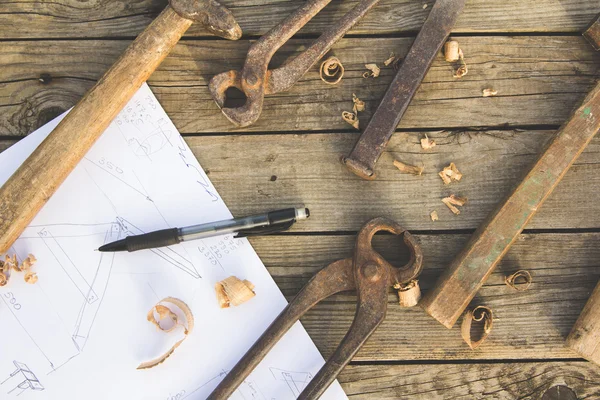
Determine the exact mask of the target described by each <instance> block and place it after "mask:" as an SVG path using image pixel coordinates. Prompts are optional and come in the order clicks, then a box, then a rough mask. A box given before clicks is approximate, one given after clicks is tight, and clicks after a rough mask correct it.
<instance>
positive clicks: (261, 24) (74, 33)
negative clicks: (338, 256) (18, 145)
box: [0, 0, 598, 38]
mask: <svg viewBox="0 0 600 400" xmlns="http://www.w3.org/2000/svg"><path fill="white" fill-rule="evenodd" d="M221 3H223V4H225V5H227V6H228V7H229V8H230V9H231V10H232V12H233V14H234V15H235V16H236V19H237V20H238V22H239V24H240V26H241V27H242V29H243V30H244V33H245V34H246V35H262V34H263V33H265V32H266V31H267V30H268V29H270V28H271V27H272V26H275V25H276V24H278V23H279V22H280V21H281V19H282V18H283V17H284V16H286V15H287V14H289V13H291V12H292V11H293V10H295V9H296V8H298V7H299V4H300V3H301V2H300V1H298V0H245V1H234V0H221ZM433 3H434V1H433V0H382V1H381V3H380V4H379V5H378V6H377V7H375V9H373V10H372V11H371V13H370V14H369V15H367V16H366V17H365V18H364V19H363V21H361V23H360V24H359V25H358V26H357V27H356V28H355V29H354V30H353V31H352V33H354V34H380V33H398V32H411V31H416V30H418V29H420V27H421V25H422V24H423V21H424V20H425V18H426V17H427V15H428V12H429V10H430V9H431V5H433ZM166 4H167V2H166V0H136V1H131V0H96V1H87V2H82V1H77V0H58V1H52V2H49V1H44V0H25V1H18V2H17V1H9V2H3V3H1V4H0V37H6V38H50V37H52V38H60V37H75V38H83V37H86V38H88V37H94V38H99V37H123V36H135V35H137V34H138V33H139V32H141V31H142V29H143V28H144V27H145V26H146V25H148V24H149V23H150V21H151V20H152V19H153V18H154V17H156V15H157V14H158V13H159V12H160V11H161V10H162V9H163V8H164V6H165V5H166ZM355 4H356V1H339V0H338V1H334V2H333V4H331V5H329V6H328V7H326V8H325V9H324V10H323V11H322V12H321V13H320V14H319V15H318V16H317V17H315V18H314V19H313V21H311V22H310V23H309V24H308V25H307V26H306V27H305V29H303V30H302V31H301V32H302V33H305V34H316V33H320V32H322V31H323V29H325V28H326V27H328V26H329V25H330V24H331V23H333V22H334V21H336V20H338V19H339V18H340V17H341V16H342V15H343V14H345V13H346V12H347V11H348V10H350V9H351V8H352V7H353V6H354V5H355ZM424 4H427V5H428V6H429V7H427V8H426V9H424V8H423V5H424ZM597 12H598V3H597V2H596V0H561V1H558V2H557V1H556V0H537V1H535V2H533V1H531V2H522V1H518V0H504V1H502V0H469V1H468V2H467V5H466V7H465V10H464V12H463V15H462V16H461V18H460V19H459V21H458V23H457V26H456V29H455V31H457V32H474V31H475V32H579V31H582V30H583V28H584V27H585V26H586V25H587V23H588V22H589V21H591V19H592V18H593V16H594V15H595V14H597ZM188 35H190V36H206V35H207V32H206V31H204V30H203V29H202V28H201V27H199V26H196V27H192V29H191V30H190V32H189V33H188Z"/></svg>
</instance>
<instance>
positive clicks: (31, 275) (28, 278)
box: [0, 271, 38, 286]
mask: <svg viewBox="0 0 600 400" xmlns="http://www.w3.org/2000/svg"><path fill="white" fill-rule="evenodd" d="M37 281H38V276H37V274H36V273H35V272H31V271H29V272H27V273H26V274H25V282H27V283H29V284H32V285H33V284H34V283H36V282H37ZM0 286H1V285H0Z"/></svg>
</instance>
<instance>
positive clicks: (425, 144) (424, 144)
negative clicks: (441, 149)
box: [421, 135, 436, 150]
mask: <svg viewBox="0 0 600 400" xmlns="http://www.w3.org/2000/svg"><path fill="white" fill-rule="evenodd" d="M435 146H436V144H435V142H434V141H433V140H432V139H429V137H428V136H427V135H425V137H424V138H422V139H421V148H422V149H423V150H429V149H433V148H434V147H435Z"/></svg>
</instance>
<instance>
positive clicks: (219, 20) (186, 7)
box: [169, 0, 242, 40]
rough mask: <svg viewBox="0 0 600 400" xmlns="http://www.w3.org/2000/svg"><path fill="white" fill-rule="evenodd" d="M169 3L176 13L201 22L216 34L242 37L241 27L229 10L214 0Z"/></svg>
mask: <svg viewBox="0 0 600 400" xmlns="http://www.w3.org/2000/svg"><path fill="white" fill-rule="evenodd" d="M169 4H170V5H171V7H173V10H175V12H176V13H177V14H179V15H181V16H182V17H184V18H187V19H190V20H192V21H195V22H199V23H201V24H202V25H204V28H205V29H206V30H208V31H209V32H211V33H213V34H215V35H217V36H220V37H222V38H225V39H230V40H238V39H239V38H241V37H242V29H241V28H240V26H239V25H238V23H237V22H236V20H235V18H234V17H233V14H232V13H231V11H229V9H227V8H226V7H224V6H222V5H221V4H220V3H219V2H217V1H216V0H169Z"/></svg>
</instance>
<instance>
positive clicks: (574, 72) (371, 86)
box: [0, 36, 600, 136]
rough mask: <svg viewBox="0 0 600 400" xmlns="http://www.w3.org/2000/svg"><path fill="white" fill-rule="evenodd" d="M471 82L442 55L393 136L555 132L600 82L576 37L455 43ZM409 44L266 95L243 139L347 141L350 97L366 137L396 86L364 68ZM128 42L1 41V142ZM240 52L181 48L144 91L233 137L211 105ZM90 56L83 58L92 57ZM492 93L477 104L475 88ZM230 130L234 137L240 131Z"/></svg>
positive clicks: (185, 127) (190, 123)
mask: <svg viewBox="0 0 600 400" xmlns="http://www.w3.org/2000/svg"><path fill="white" fill-rule="evenodd" d="M458 39H459V41H460V45H461V48H462V49H463V50H464V53H465V57H466V61H467V63H468V65H469V74H468V75H467V76H465V77H464V78H462V79H456V78H453V77H452V75H453V66H452V65H450V64H449V63H447V62H446V61H444V60H443V57H441V55H440V56H439V57H438V58H437V59H436V61H435V62H434V64H433V66H432V68H431V70H430V71H429V73H428V74H427V76H426V77H425V80H424V82H423V84H422V85H421V88H420V90H419V91H418V92H417V95H416V97H415V99H414V100H413V102H412V103H411V105H410V107H409V109H408V111H407V113H406V115H405V116H404V118H403V120H402V122H401V124H400V127H401V128H438V127H464V126H495V125H504V124H511V125H540V124H543V125H548V124H551V125H560V124H562V123H563V122H564V120H565V119H566V118H567V116H568V115H569V113H570V111H571V109H572V108H573V107H575V106H576V105H577V104H578V103H579V102H580V101H581V100H582V99H583V97H584V96H585V94H586V93H587V92H588V91H589V90H590V89H591V87H592V86H593V84H594V80H595V79H596V78H598V77H599V76H600V54H596V53H595V52H594V51H593V50H592V49H591V47H590V46H589V44H588V43H587V42H586V41H585V40H584V39H583V38H580V37H572V36H558V37H557V36H547V37H530V36H521V37H495V36H491V37H490V36H480V37H461V38H458ZM307 43H308V41H307V40H297V41H292V42H291V43H289V44H288V45H286V46H284V48H283V49H282V51H280V53H279V54H278V55H277V56H276V57H275V61H274V62H275V64H281V63H282V62H284V60H285V59H286V58H287V57H291V56H293V55H295V54H297V51H298V50H300V49H301V48H302V46H303V45H305V44H307ZM411 43H412V39H409V38H378V39H365V38H350V39H344V40H341V41H340V42H338V44H337V45H336V46H335V47H334V50H333V52H334V53H335V54H336V56H338V57H339V58H340V59H341V60H342V62H343V63H344V65H345V67H346V76H345V78H344V79H343V80H342V82H341V84H339V85H337V86H330V85H327V84H325V83H323V82H321V81H320V79H319V77H318V72H317V70H316V67H315V68H313V69H312V70H311V71H310V72H309V73H307V74H306V75H305V76H304V78H303V79H302V80H301V81H300V82H299V83H298V84H296V85H295V86H294V87H293V88H292V89H291V90H290V91H289V92H284V93H280V94H277V95H273V96H267V98H266V101H265V105H264V110H263V113H262V116H261V118H260V119H259V120H258V122H257V123H256V124H254V125H252V126H250V127H249V128H245V129H244V131H256V132H269V131H271V132H272V131H286V132H287V131H315V130H317V131H318V130H322V131H325V130H332V129H336V130H351V129H352V128H350V126H349V125H348V124H346V123H345V122H344V121H343V120H342V118H341V113H342V111H344V110H349V109H351V108H352V93H356V95H357V96H358V97H359V98H361V99H362V100H364V101H365V102H366V103H367V110H366V111H365V112H364V113H361V114H360V120H361V126H363V127H364V126H366V123H367V121H368V119H369V118H370V116H371V113H372V112H373V111H374V110H375V108H376V107H377V105H378V104H379V101H380V99H381V97H382V96H383V93H384V91H385V90H386V88H387V86H388V84H389V82H390V81H391V79H392V76H393V75H394V71H393V70H392V68H384V69H383V71H382V76H381V77H379V78H377V79H364V78H362V73H363V72H364V70H365V68H364V64H365V63H369V62H377V63H380V64H381V63H382V62H383V61H384V60H385V59H387V58H388V56H389V54H390V53H391V52H395V53H396V54H398V55H400V56H403V55H405V54H406V52H407V50H408V48H409V47H410V44H411ZM127 44H128V41H31V42H28V41H26V42H23V41H17V42H3V44H2V46H0V71H1V72H0V136H1V135H25V134H27V133H29V132H31V131H33V130H34V129H35V128H37V127H39V126H40V125H42V124H43V123H45V122H46V121H47V120H48V119H50V118H52V117H54V116H56V115H57V114H59V113H60V112H61V111H64V110H66V109H68V108H69V107H71V106H73V105H74V104H75V103H76V102H77V101H78V100H79V99H80V98H81V96H82V95H83V94H84V93H85V91H86V90H87V89H89V88H90V87H91V86H92V85H93V84H94V82H95V81H96V80H97V79H98V78H99V77H100V76H101V75H102V73H104V72H105V71H106V70H107V69H108V67H109V66H110V65H111V64H112V62H114V60H115V59H116V58H117V57H118V56H119V54H120V53H121V52H122V51H123V49H124V48H125V47H126V46H127ZM248 45H249V42H248V41H241V42H236V43H229V42H222V41H214V40H189V41H185V42H182V43H180V44H179V45H178V46H177V47H176V48H175V49H174V51H173V52H172V53H171V55H170V56H169V57H168V58H167V59H166V60H165V62H164V63H163V64H162V66H161V67H160V68H159V70H158V71H156V72H155V73H154V74H153V75H152V77H151V79H150V85H151V87H152V89H153V91H154V92H155V93H156V95H157V97H158V98H159V100H160V102H161V104H162V105H163V107H164V108H165V109H166V111H167V113H168V114H169V116H170V117H171V118H172V120H173V122H174V123H175V125H176V126H177V127H178V128H179V130H180V131H181V132H183V133H199V132H230V131H235V129H234V126H233V125H232V124H231V123H230V122H229V121H228V120H227V119H226V118H225V117H224V116H223V115H222V114H221V112H220V111H219V109H218V107H217V106H216V104H215V102H214V101H213V100H212V98H211V97H210V94H209V91H208V88H207V83H208V80H209V79H210V78H211V77H212V76H214V75H215V74H217V73H220V72H223V71H227V70H229V69H233V68H240V67H241V66H242V64H243V61H244V58H245V55H246V51H247V48H248ZM92 48H93V49H94V51H90V49H92ZM487 88H493V89H495V90H497V91H498V95H497V96H495V97H487V98H484V97H483V96H482V91H483V89H487ZM238 131H239V130H238Z"/></svg>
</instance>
